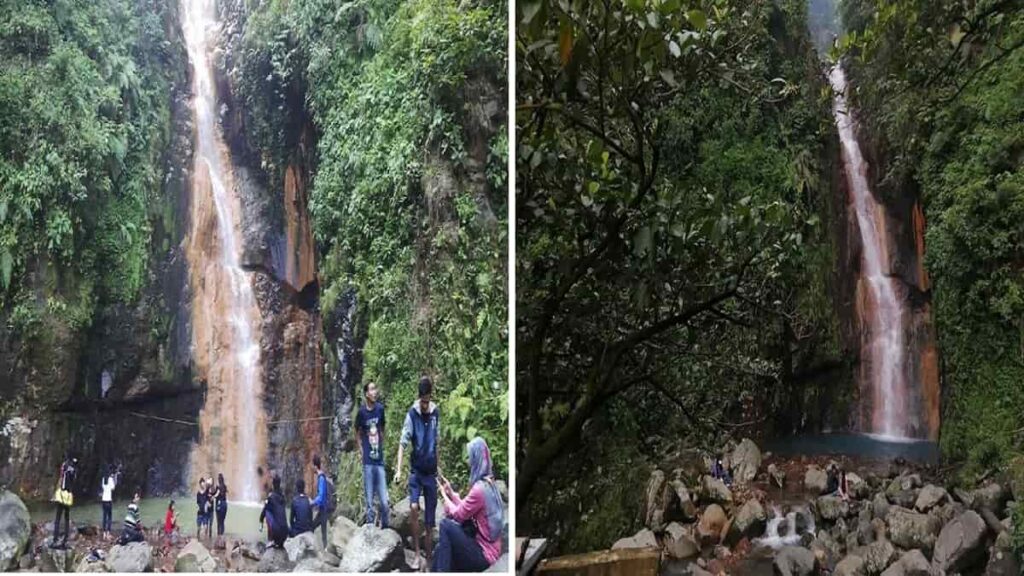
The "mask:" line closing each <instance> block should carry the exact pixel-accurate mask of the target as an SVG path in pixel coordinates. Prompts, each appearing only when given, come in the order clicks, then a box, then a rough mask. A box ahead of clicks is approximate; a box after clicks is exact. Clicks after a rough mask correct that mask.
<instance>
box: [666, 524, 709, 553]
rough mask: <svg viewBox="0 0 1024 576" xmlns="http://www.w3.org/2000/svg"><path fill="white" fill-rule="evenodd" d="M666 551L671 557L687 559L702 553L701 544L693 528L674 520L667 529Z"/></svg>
mask: <svg viewBox="0 0 1024 576" xmlns="http://www.w3.org/2000/svg"><path fill="white" fill-rule="evenodd" d="M664 544H665V552H666V553H667V554H668V555H669V556H670V557H671V558H678V559H680V560H686V559H687V558H693V557H695V556H697V554H700V544H699V543H698V542H697V540H696V539H695V538H694V537H693V534H692V532H691V530H688V529H687V528H684V527H683V525H682V524H679V523H678V522H673V523H671V524H669V525H668V528H666V529H665V537H664Z"/></svg>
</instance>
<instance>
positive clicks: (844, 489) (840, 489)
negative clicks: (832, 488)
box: [836, 468, 850, 500]
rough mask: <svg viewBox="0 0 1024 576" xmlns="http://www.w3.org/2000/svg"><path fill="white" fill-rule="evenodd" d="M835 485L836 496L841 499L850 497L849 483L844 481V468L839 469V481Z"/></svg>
mask: <svg viewBox="0 0 1024 576" xmlns="http://www.w3.org/2000/svg"><path fill="white" fill-rule="evenodd" d="M837 484H838V486H837V487H836V496H839V497H840V498H842V499H843V500H849V499H850V484H849V483H848V482H847V481H846V469H845V468H840V469H839V482H837Z"/></svg>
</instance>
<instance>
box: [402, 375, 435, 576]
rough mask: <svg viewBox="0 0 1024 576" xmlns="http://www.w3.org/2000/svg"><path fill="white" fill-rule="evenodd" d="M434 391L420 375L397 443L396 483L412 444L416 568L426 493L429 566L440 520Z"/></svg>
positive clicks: (430, 384) (411, 479)
mask: <svg viewBox="0 0 1024 576" xmlns="http://www.w3.org/2000/svg"><path fill="white" fill-rule="evenodd" d="M433 392H434V384H433V383H432V382H431V381H430V378H429V377H427V376H424V377H422V378H420V386H419V399H417V400H416V401H415V402H413V404H412V407H411V408H409V411H408V412H406V414H405V423H404V424H403V425H402V437H401V441H400V442H399V444H398V464H397V465H396V466H395V483H396V484H397V483H399V482H401V480H402V461H403V460H404V456H405V448H406V446H410V445H411V446H412V451H411V454H410V457H409V464H410V471H409V503H410V508H411V512H410V515H409V519H410V520H411V524H412V537H413V547H414V549H415V552H416V561H415V563H414V565H412V566H410V567H411V568H412V569H413V570H416V569H418V568H419V558H420V496H421V495H422V496H423V511H424V512H425V517H424V522H423V523H424V524H425V525H426V527H427V529H426V533H425V534H424V538H425V540H426V545H427V547H426V556H427V558H426V559H427V566H430V560H431V556H432V555H433V551H434V547H433V541H432V540H433V534H432V529H433V527H434V525H435V524H436V523H437V520H436V517H435V512H436V510H437V474H438V456H437V454H438V452H439V451H440V441H441V411H440V410H439V409H438V407H437V404H434V403H433V402H431V401H430V399H431V396H432V394H433Z"/></svg>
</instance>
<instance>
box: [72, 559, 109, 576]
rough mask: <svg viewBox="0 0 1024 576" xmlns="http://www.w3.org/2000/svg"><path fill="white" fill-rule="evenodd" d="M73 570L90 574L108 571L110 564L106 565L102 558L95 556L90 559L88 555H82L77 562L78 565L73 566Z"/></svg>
mask: <svg viewBox="0 0 1024 576" xmlns="http://www.w3.org/2000/svg"><path fill="white" fill-rule="evenodd" d="M75 572H81V573H92V574H96V573H102V572H110V566H107V563H106V562H104V561H103V560H99V559H96V558H93V559H91V560H90V559H89V557H88V556H83V557H82V560H81V561H79V562H78V566H76V567H75Z"/></svg>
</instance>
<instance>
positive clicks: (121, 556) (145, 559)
mask: <svg viewBox="0 0 1024 576" xmlns="http://www.w3.org/2000/svg"><path fill="white" fill-rule="evenodd" d="M107 565H109V566H110V569H111V570H112V571H114V572H150V571H152V570H153V547H152V546H150V545H149V543H147V542H132V543H130V544H126V545H124V546H114V547H113V548H111V549H110V553H109V554H107Z"/></svg>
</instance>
